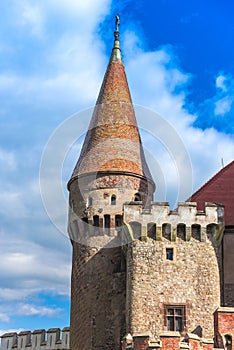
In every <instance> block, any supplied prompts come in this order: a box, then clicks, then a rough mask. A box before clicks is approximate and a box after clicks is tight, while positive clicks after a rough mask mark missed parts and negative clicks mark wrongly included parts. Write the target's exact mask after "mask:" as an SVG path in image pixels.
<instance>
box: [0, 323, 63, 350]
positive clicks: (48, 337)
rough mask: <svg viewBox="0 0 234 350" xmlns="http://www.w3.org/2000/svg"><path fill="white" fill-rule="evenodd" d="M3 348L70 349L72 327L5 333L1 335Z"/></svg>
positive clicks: (32, 349)
mask: <svg viewBox="0 0 234 350" xmlns="http://www.w3.org/2000/svg"><path fill="white" fill-rule="evenodd" d="M0 349H1V350H11V349H14V350H16V349H17V350H19V349H20V350H69V349H70V328H69V327H65V328H63V329H62V335H61V330H60V329H59V328H50V329H48V331H47V332H46V331H45V330H44V329H38V330H35V331H33V332H31V331H22V332H20V333H18V334H17V333H5V334H3V335H2V336H1V348H0Z"/></svg>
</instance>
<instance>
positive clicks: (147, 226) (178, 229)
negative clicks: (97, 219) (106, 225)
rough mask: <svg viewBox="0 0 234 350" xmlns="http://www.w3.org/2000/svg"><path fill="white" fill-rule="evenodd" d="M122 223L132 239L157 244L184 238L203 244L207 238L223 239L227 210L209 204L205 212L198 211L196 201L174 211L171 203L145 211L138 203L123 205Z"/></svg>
mask: <svg viewBox="0 0 234 350" xmlns="http://www.w3.org/2000/svg"><path fill="white" fill-rule="evenodd" d="M123 221H124V223H125V225H126V226H127V228H128V232H129V233H130V235H131V236H132V239H141V240H143V241H144V240H145V241H146V240H147V237H148V238H152V239H154V240H156V241H162V240H163V239H166V240H168V241H172V242H176V241H177V239H179V238H181V239H182V240H184V241H190V240H191V239H192V238H194V239H196V240H198V241H201V242H204V241H206V239H207V237H210V239H212V240H215V241H217V242H218V243H219V242H220V241H221V239H222V233H223V229H224V207H223V206H222V205H220V204H213V203H206V205H205V210H204V211H200V210H198V209H197V203H195V202H180V203H178V207H177V209H175V210H170V206H169V203H168V202H154V203H152V204H151V206H150V208H147V209H144V208H143V206H142V204H141V203H139V202H130V203H128V204H124V218H123Z"/></svg>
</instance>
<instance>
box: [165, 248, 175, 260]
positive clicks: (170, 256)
mask: <svg viewBox="0 0 234 350" xmlns="http://www.w3.org/2000/svg"><path fill="white" fill-rule="evenodd" d="M166 259H167V260H170V261H173V260H174V249H173V248H166Z"/></svg>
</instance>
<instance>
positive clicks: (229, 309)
mask: <svg viewBox="0 0 234 350" xmlns="http://www.w3.org/2000/svg"><path fill="white" fill-rule="evenodd" d="M215 312H219V313H229V314H232V313H233V314H234V307H224V306H221V307H219V308H218V309H217V310H216V311H215Z"/></svg>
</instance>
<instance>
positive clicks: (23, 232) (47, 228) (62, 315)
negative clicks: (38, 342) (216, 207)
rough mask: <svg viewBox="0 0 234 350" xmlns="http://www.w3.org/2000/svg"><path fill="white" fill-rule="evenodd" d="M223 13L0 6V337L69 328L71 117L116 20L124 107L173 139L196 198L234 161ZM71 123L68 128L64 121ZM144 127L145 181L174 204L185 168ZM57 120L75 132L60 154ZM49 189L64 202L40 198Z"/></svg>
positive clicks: (97, 77)
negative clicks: (148, 173)
mask: <svg viewBox="0 0 234 350" xmlns="http://www.w3.org/2000/svg"><path fill="white" fill-rule="evenodd" d="M233 10H234V4H233V2H232V1H231V0H224V1H218V0H216V1H211V0H207V1H206V2H204V1H201V0H197V1H193V0H192V1H185V0H179V1H172V0H157V1H155V0H145V1H143V0H138V1H136V0H135V1H131V0H129V1H128V0H122V1H121V0H119V1H118V2H114V1H113V2H111V0H86V1H83V0H77V1H75V0H66V1H65V0H56V1H55V0H49V1H47V2H39V1H35V0H34V1H33V0H22V1H17V0H10V1H6V0H5V1H4V0H3V1H1V3H0V13H1V15H2V20H1V23H0V29H1V30H0V55H1V61H0V103H1V108H0V169H1V171H0V177H1V182H0V186H1V187H0V198H1V203H2V205H1V207H0V237H1V248H0V249H1V272H0V282H1V283H0V305H1V308H0V309H1V311H0V330H1V331H2V332H4V331H6V330H12V329H37V328H49V327H57V326H58V327H64V326H67V325H68V324H69V293H70V266H71V247H70V242H69V240H68V239H67V237H66V233H65V230H66V220H67V212H66V197H67V193H66V182H67V180H68V178H69V176H70V174H71V172H72V169H73V166H74V163H75V162H76V160H77V157H78V153H79V148H80V144H81V142H82V137H83V136H82V135H83V133H84V131H85V128H87V126H88V118H89V117H90V112H89V110H88V112H87V113H83V112H82V113H83V114H82V113H81V114H80V113H78V112H79V111H86V109H87V108H89V107H91V106H93V104H94V103H95V101H96V98H97V94H98V92H99V88H100V84H101V82H102V78H103V75H104V72H105V69H106V65H107V63H108V59H109V56H110V52H111V48H112V43H113V28H114V15H115V14H116V13H120V14H121V26H120V30H121V37H120V38H121V47H122V53H123V59H124V64H125V69H126V73H127V77H128V81H129V86H130V89H131V93H132V98H133V101H134V103H135V104H138V105H141V106H144V108H150V110H153V111H154V113H155V116H156V115H158V114H159V115H160V116H161V117H162V118H163V120H164V121H165V122H166V123H168V124H167V125H170V127H171V128H172V129H173V130H174V134H176V135H178V136H179V137H180V138H181V140H182V142H183V145H184V148H185V149H186V152H187V155H188V156H189V157H190V159H191V167H192V178H191V181H192V184H193V190H195V189H196V188H198V187H199V186H200V185H201V184H202V183H204V181H206V180H207V179H208V178H210V177H211V176H212V175H213V174H214V173H215V172H217V171H218V170H219V169H220V168H221V159H223V162H224V164H228V163H229V162H230V161H231V160H232V159H233V158H234V137H233V134H234V127H233V113H234V102H233V101H234V79H233V74H234V57H233V56H234V51H233V42H234V38H233V36H234V28H233V26H234V24H233V20H232V18H231V17H232V14H233ZM75 113H78V119H74V118H73V119H68V118H69V117H71V116H72V115H74V114H75ZM143 114H144V113H143ZM79 118H80V119H79ZM150 118H151V119H150ZM143 119H144V118H143ZM149 119H150V121H152V120H153V122H152V123H151V125H149V126H148V124H147V123H146V121H144V120H143V121H142V119H141V116H140V115H139V125H140V127H141V131H142V138H143V143H144V145H145V151H146V154H148V158H149V163H150V164H151V163H152V164H151V170H152V173H153V174H154V176H155V181H156V182H157V184H158V183H159V184H163V189H162V188H161V189H160V186H158V187H159V189H158V194H156V197H155V199H156V200H157V199H158V200H165V199H166V200H171V201H172V202H173V201H176V199H177V197H178V187H180V186H181V183H180V182H181V179H182V178H180V176H181V174H182V173H183V171H184V169H185V168H184V164H183V159H182V158H180V157H179V155H174V153H173V151H174V150H172V149H170V147H172V146H171V145H169V143H168V142H167V140H166V138H164V136H165V135H161V139H160V141H159V140H158V136H157V135H158V129H159V128H158V124H157V122H156V120H158V119H157V118H156V117H155V119H154V117H153V116H150V117H149ZM67 120H72V122H73V121H74V120H78V122H79V126H78V125H77V138H78V143H77V144H76V145H75V146H74V147H72V148H71V150H70V151H69V147H70V146H71V139H72V137H74V135H73V136H72V137H71V135H69V133H68V134H66V136H64V137H60V135H63V134H59V132H60V131H63V130H64V126H65V125H67V124H66V121H67ZM68 124H69V123H68ZM149 124H150V123H149ZM81 126H82V127H81ZM167 130H168V129H167ZM51 135H53V137H52V139H53V138H54V137H55V136H56V137H58V146H59V147H60V148H61V149H59V147H58V151H61V154H62V148H63V147H68V146H67V145H69V142H70V145H69V147H68V148H67V149H66V150H65V151H66V152H67V154H66V155H65V156H64V159H62V158H61V159H62V161H61V164H62V169H59V171H60V172H61V173H62V175H61V174H60V175H61V178H60V177H59V176H58V178H57V177H56V176H53V177H51V174H53V175H56V172H55V173H53V170H54V164H55V163H54V161H55V160H54V159H51V158H48V159H49V161H48V159H47V162H46V161H45V162H44V163H43V159H45V158H46V157H45V155H47V152H48V149H49V147H48V140H49V138H50V137H51ZM59 137H60V138H59ZM73 141H74V140H73V139H72V142H73ZM49 145H50V144H49ZM53 150H54V149H53ZM54 152H55V150H54ZM66 152H65V153H66ZM58 153H59V152H58ZM43 154H44V157H43ZM50 156H51V155H50ZM58 157H59V156H58V154H56V152H55V153H54V158H55V159H57V158H58ZM173 157H174V159H173ZM52 158H53V157H52ZM152 158H153V162H151V159H152ZM41 161H42V163H41ZM58 163H59V161H58ZM41 164H42V165H43V169H41ZM40 170H41V174H42V175H43V176H44V175H45V174H47V175H48V178H47V179H46V180H47V181H48V182H46V184H47V187H46V188H47V190H48V191H47V192H48V194H49V198H50V199H51V202H50V204H49V205H51V206H52V207H53V209H56V211H55V212H53V215H54V216H53V215H50V218H49V217H48V215H47V213H46V210H45V208H44V206H43V200H44V198H43V200H42V198H41V189H40V186H39V180H40ZM42 175H41V176H42ZM157 176H158V177H157ZM57 182H60V183H61V186H62V189H63V195H64V198H63V199H62V200H60V198H57V197H56V195H55V193H54V192H50V190H51V188H52V187H53V184H54V183H57ZM178 183H179V184H178ZM42 192H43V191H42ZM184 199H186V198H184ZM53 209H51V210H53ZM47 210H48V207H47ZM49 214H50V213H49ZM55 217H56V218H57V219H56V218H55ZM54 218H55V219H54ZM56 220H57V222H56ZM57 227H59V230H58V229H57ZM61 231H62V233H63V234H62V233H61Z"/></svg>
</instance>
